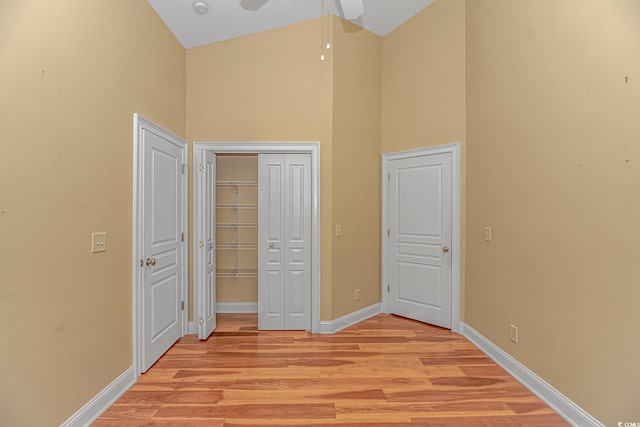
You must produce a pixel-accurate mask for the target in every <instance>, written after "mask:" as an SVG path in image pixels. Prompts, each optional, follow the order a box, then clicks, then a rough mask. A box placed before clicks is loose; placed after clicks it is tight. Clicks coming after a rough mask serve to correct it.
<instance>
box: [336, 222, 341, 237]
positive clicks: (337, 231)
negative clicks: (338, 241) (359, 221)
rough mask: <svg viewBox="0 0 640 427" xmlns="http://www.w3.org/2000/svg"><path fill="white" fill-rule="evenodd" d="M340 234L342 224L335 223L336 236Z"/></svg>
mask: <svg viewBox="0 0 640 427" xmlns="http://www.w3.org/2000/svg"><path fill="white" fill-rule="evenodd" d="M341 236H342V224H338V225H336V237H341Z"/></svg>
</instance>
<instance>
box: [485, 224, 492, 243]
mask: <svg viewBox="0 0 640 427" xmlns="http://www.w3.org/2000/svg"><path fill="white" fill-rule="evenodd" d="M484 241H485V242H490V241H491V227H485V228H484Z"/></svg>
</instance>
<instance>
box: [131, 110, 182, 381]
mask: <svg viewBox="0 0 640 427" xmlns="http://www.w3.org/2000/svg"><path fill="white" fill-rule="evenodd" d="M143 130H147V131H151V132H153V133H155V134H157V135H159V136H161V137H162V138H165V139H167V140H169V141H171V142H173V143H174V144H176V145H180V146H181V147H182V170H183V173H182V212H183V215H182V230H183V233H184V241H183V243H182V246H181V250H182V268H181V274H182V298H183V300H184V302H185V307H184V310H183V311H182V336H184V335H186V333H187V321H188V317H187V313H189V307H188V305H189V301H188V298H187V295H188V286H189V280H188V274H189V273H188V272H189V268H188V266H189V251H187V248H188V247H189V246H187V245H188V243H189V242H188V238H189V237H188V236H189V233H188V230H189V216H188V215H187V209H188V207H189V201H188V200H189V191H188V190H189V179H188V175H187V173H186V170H185V169H186V168H187V165H188V163H189V155H188V151H187V141H185V140H184V139H182V138H180V137H179V136H178V135H175V134H173V133H171V132H169V131H167V130H166V129H163V128H162V127H160V126H159V125H157V124H155V123H153V122H152V121H150V120H148V119H146V118H144V117H143V116H141V115H139V114H137V113H136V114H134V115H133V223H132V224H133V227H132V232H133V251H132V254H133V257H132V265H131V272H132V288H133V296H132V301H133V311H132V315H131V322H132V324H133V334H132V338H133V368H134V372H135V376H136V378H138V377H139V376H140V372H141V371H142V366H143V364H144V362H143V360H142V346H143V345H144V343H143V335H142V328H143V325H144V323H143V319H142V303H143V302H142V284H143V272H144V270H143V269H142V268H140V262H141V260H143V259H144V254H143V247H144V241H143V236H142V230H143V229H142V223H143V214H144V212H143V206H144V203H143V197H144V194H142V186H143V184H144V179H143V178H144V156H143V146H142V131H143Z"/></svg>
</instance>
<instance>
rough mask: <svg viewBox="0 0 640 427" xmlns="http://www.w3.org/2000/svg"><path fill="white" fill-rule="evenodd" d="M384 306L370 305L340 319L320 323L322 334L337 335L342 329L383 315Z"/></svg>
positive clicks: (378, 304)
mask: <svg viewBox="0 0 640 427" xmlns="http://www.w3.org/2000/svg"><path fill="white" fill-rule="evenodd" d="M381 307H382V305H381V304H380V303H377V304H373V305H370V306H369V307H365V308H362V309H360V310H358V311H354V312H353V313H349V314H347V315H344V316H342V317H338V318H337V319H334V320H323V321H321V322H320V333H321V334H335V333H336V332H338V331H341V330H342V329H344V328H346V327H349V326H351V325H354V324H356V323H358V322H362V321H363V320H366V319H368V318H370V317H373V316H375V315H376V314H380V313H382V311H381Z"/></svg>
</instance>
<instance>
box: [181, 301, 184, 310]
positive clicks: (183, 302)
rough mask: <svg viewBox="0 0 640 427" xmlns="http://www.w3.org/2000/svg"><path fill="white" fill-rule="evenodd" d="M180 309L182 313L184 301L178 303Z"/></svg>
mask: <svg viewBox="0 0 640 427" xmlns="http://www.w3.org/2000/svg"><path fill="white" fill-rule="evenodd" d="M180 309H181V310H182V311H184V301H182V302H181V303H180Z"/></svg>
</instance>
